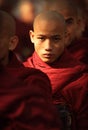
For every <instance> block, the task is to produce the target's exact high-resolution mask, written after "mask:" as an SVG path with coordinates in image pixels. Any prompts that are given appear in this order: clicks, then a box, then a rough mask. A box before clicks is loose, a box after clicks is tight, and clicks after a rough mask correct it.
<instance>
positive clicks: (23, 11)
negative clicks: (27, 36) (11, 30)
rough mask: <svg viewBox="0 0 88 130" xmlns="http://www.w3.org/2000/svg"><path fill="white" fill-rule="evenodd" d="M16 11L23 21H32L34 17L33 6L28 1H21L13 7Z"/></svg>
mask: <svg viewBox="0 0 88 130" xmlns="http://www.w3.org/2000/svg"><path fill="white" fill-rule="evenodd" d="M17 11H18V14H16V15H18V18H19V19H20V20H21V21H23V22H25V23H32V22H33V20H34V18H35V7H34V5H33V3H31V2H30V1H25V0H24V1H22V2H21V3H19V4H18V7H16V8H15V11H14V13H15V12H17Z"/></svg>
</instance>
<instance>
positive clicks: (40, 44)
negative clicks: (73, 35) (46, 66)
mask: <svg viewBox="0 0 88 130" xmlns="http://www.w3.org/2000/svg"><path fill="white" fill-rule="evenodd" d="M30 35H31V40H32V42H33V43H34V47H35V51H36V52H37V54H38V55H39V57H40V58H41V59H42V61H44V62H46V63H52V62H54V61H55V60H56V59H57V58H58V57H60V56H61V54H62V53H63V51H64V38H65V27H63V24H62V23H61V22H58V21H55V20H53V21H46V20H40V21H39V22H38V23H37V24H36V26H35V27H34V32H30Z"/></svg>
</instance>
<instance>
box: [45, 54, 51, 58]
mask: <svg viewBox="0 0 88 130" xmlns="http://www.w3.org/2000/svg"><path fill="white" fill-rule="evenodd" d="M43 56H44V57H45V58H51V57H52V56H53V55H52V54H43Z"/></svg>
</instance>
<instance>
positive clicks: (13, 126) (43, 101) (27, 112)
mask: <svg viewBox="0 0 88 130" xmlns="http://www.w3.org/2000/svg"><path fill="white" fill-rule="evenodd" d="M14 60H15V61H14ZM51 92H52V91H51V87H50V81H49V79H48V77H47V76H46V75H45V74H44V73H42V72H40V71H39V70H37V69H33V68H25V67H24V66H23V65H21V64H20V63H19V62H18V61H17V59H16V57H15V56H14V55H12V56H11V57H10V62H9V64H8V65H7V66H6V67H3V66H1V65H0V130H49V129H50V130H60V127H61V122H60V120H59V117H57V112H56V108H55V107H54V106H53V104H52V97H51Z"/></svg>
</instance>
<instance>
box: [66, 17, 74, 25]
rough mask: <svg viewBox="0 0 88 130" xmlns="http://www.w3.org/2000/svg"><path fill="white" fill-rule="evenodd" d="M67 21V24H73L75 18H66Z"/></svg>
mask: <svg viewBox="0 0 88 130" xmlns="http://www.w3.org/2000/svg"><path fill="white" fill-rule="evenodd" d="M65 22H66V25H72V24H73V23H74V19H73V18H71V19H67V20H65Z"/></svg>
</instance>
